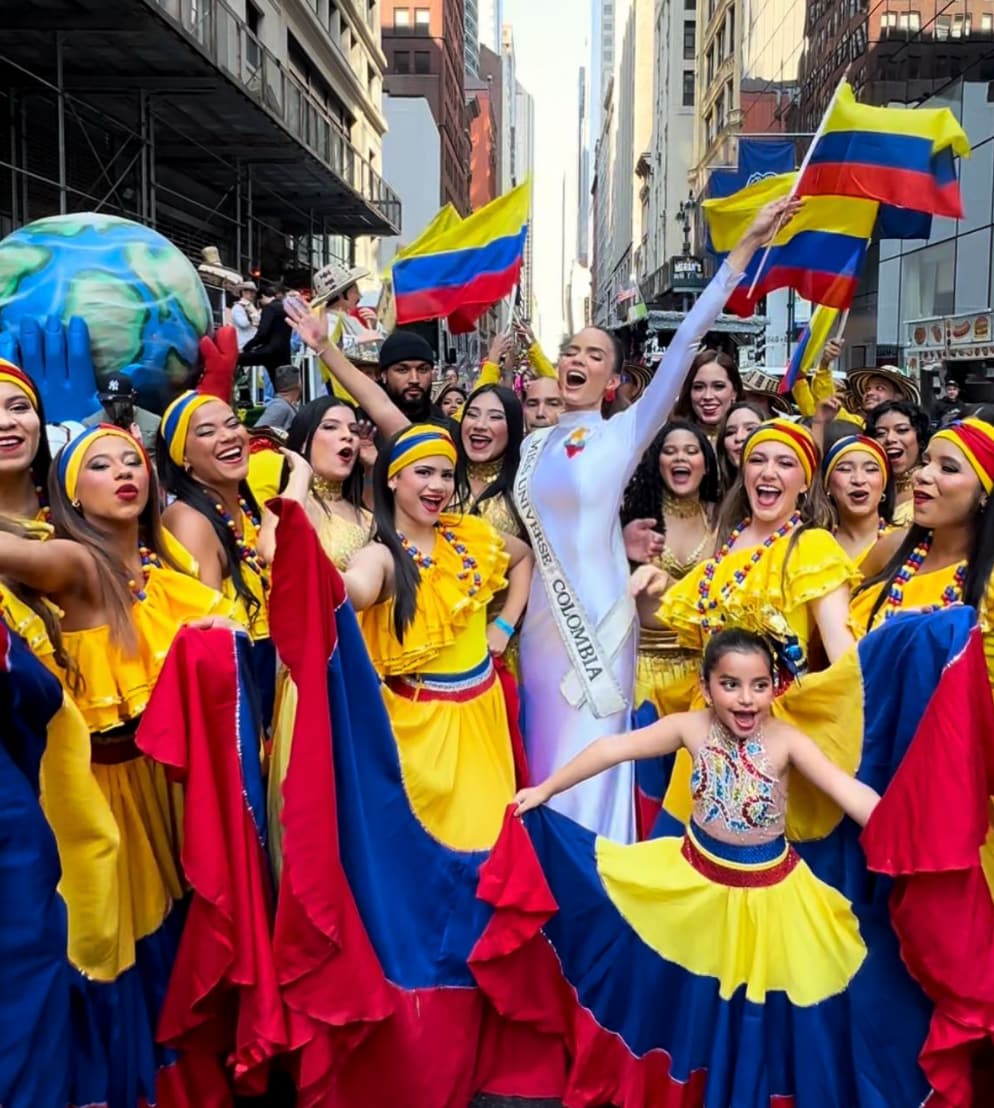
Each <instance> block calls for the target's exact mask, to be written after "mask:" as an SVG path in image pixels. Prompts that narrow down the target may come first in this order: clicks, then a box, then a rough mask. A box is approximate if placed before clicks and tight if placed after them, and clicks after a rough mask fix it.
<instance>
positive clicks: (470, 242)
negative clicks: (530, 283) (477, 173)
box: [393, 181, 531, 333]
mask: <svg viewBox="0 0 994 1108" xmlns="http://www.w3.org/2000/svg"><path fill="white" fill-rule="evenodd" d="M530 210H531V182H530V181H525V182H524V183H523V184H521V185H518V186H517V188H514V189H512V190H511V191H510V192H508V193H506V194H505V195H504V196H501V197H498V199H496V200H494V201H492V202H491V203H490V204H487V205H486V207H483V208H481V209H480V210H479V211H477V212H474V213H473V214H472V215H471V216H469V217H468V218H467V219H464V220H461V221H459V222H458V223H456V224H455V225H453V226H451V227H447V226H446V225H445V224H444V223H443V224H442V230H441V233H434V232H437V231H438V226H437V225H436V222H437V220H438V218H439V217H438V216H436V220H435V221H433V222H432V224H431V225H430V227H431V228H434V232H433V233H432V235H431V236H430V237H429V238H428V239H427V240H426V241H425V242H424V243H423V244H422V245H421V246H419V247H418V249H417V250H414V249H412V248H410V247H409V248H408V249H407V250H406V251H405V252H404V256H403V257H402V258H401V259H400V260H399V261H395V262H394V265H393V295H394V304H395V311H396V317H397V323H398V324H400V325H403V324H405V323H415V322H417V321H418V320H422V319H437V318H440V317H443V316H449V317H453V316H455V318H454V319H453V318H450V320H449V325H450V328H453V327H454V329H455V330H456V332H457V333H458V331H469V330H472V329H473V326H474V325H475V323H476V321H477V320H478V319H479V318H480V316H481V315H483V313H484V312H485V311H486V310H487V309H488V308H490V307H491V306H492V305H494V304H496V302H497V301H498V300H500V299H502V298H503V297H505V296H508V295H509V294H510V293H511V291H512V289H513V288H514V286H515V284H516V283H517V281H518V277H519V275H520V273H521V264H522V260H523V258H524V251H525V242H526V240H527V237H528V217H529V212H530ZM444 212H445V209H443V212H442V213H439V215H442V214H443V213H444Z"/></svg>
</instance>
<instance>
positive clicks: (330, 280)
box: [311, 262, 369, 308]
mask: <svg viewBox="0 0 994 1108" xmlns="http://www.w3.org/2000/svg"><path fill="white" fill-rule="evenodd" d="M368 276H369V270H368V269H362V268H361V267H359V266H357V267H356V268H354V269H346V268H345V266H343V265H338V264H337V263H335V262H332V263H331V264H330V265H326V266H322V267H321V268H320V269H319V270H318V271H317V273H315V274H314V277H313V278H312V280H311V287H312V289H313V291H314V295H313V297H312V298H311V307H312V308H318V307H320V306H321V305H322V304H325V303H327V301H329V300H334V298H335V297H336V296H338V295H339V294H340V293H343V292H344V291H345V290H346V289H347V288H349V286H350V285H354V284H355V283H356V281H360V280H361V279H362V278H363V277H368Z"/></svg>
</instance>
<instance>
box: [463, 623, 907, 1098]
mask: <svg viewBox="0 0 994 1108" xmlns="http://www.w3.org/2000/svg"><path fill="white" fill-rule="evenodd" d="M776 671H777V666H776V660H775V658H774V655H773V652H772V650H771V648H770V646H769V645H768V643H767V642H766V640H764V639H763V638H761V637H760V636H758V635H756V634H755V633H753V632H750V631H745V630H741V629H738V628H735V629H729V630H722V631H719V632H717V633H716V634H714V635H713V636H712V637H711V638H710V639H709V641H708V643H707V646H706V648H705V652H704V659H703V664H702V671H701V685H702V691H703V694H704V698H705V703H706V707H704V708H703V709H701V710H700V711H693V712H684V713H680V714H676V715H671V716H669V717H667V718H664V719H662V720H660V721H659V722H658V723H655V724H653V725H652V726H650V727H646V728H643V729H641V730H639V731H634V732H632V733H630V734H623V735H613V736H610V737H607V738H602V739H597V740H596V741H594V742H593V743H591V744H590V745H589V746H588V747H587V748H586V749H585V750H584V751H583V752H582V753H580V754H579V755H578V756H577V757H576V758H574V759H573V760H572V761H571V762H569V763H567V764H566V765H565V766H563V767H562V768H561V769H559V770H557V771H556V772H555V773H554V774H552V776H551V777H549V778H548V779H547V780H546V781H544V782H542V783H541V784H540V785H537V786H535V787H532V788H527V789H523V790H522V791H520V792H519V793H518V794H517V797H516V798H515V799H516V810H517V813H518V814H521V813H524V812H527V811H528V810H529V809H531V808H535V807H537V806H539V805H542V804H544V803H545V802H546V801H547V800H548V799H549V798H550V797H551V796H553V795H555V794H556V793H558V792H560V791H562V790H564V789H568V788H570V787H572V786H573V785H575V784H576V783H577V782H580V781H583V780H585V779H586V778H588V777H591V776H593V775H594V774H596V773H600V772H602V771H603V770H605V769H607V768H609V767H610V766H614V765H617V764H618V763H619V762H622V761H627V760H630V759H636V758H649V757H656V756H659V755H665V754H672V753H673V752H674V751H676V750H678V749H679V748H680V747H684V748H685V749H686V750H687V751H688V752H689V754H690V756H691V758H692V760H693V772H692V779H691V788H692V793H693V812H692V817H691V820H690V822H689V823H688V825H687V827H686V830H685V832H684V834H682V835H678V836H674V837H664V838H657V839H651V840H649V841H647V842H642V843H636V844H635V845H632V846H626V845H622V844H618V843H614V842H610V841H609V840H607V839H604V838H601V837H598V838H596V839H594V840H593V841H592V842H590V841H589V840H588V839H587V838H585V837H581V834H580V833H579V829H574V828H572V827H569V826H566V825H565V821H563V820H562V818H561V817H558V818H557V817H556V814H555V813H553V812H549V813H542V814H541V815H539V813H535V814H534V816H532V817H529V819H528V820H527V821H526V831H527V833H528V836H529V839H530V842H531V843H532V844H533V848H534V851H535V854H536V855H537V857H536V859H535V860H536V861H538V860H539V859H540V860H541V866H542V871H541V872H542V873H543V875H544V877H545V878H546V879H547V880H548V882H549V885H548V888H547V889H546V892H545V896H546V900H548V892H549V890H550V889H551V895H552V897H553V903H554V904H555V905H556V906H557V910H556V911H555V912H554V913H553V914H552V915H551V917H550V918H549V920H548V922H547V923H546V924H545V925H544V927H543V933H544V935H545V937H546V939H547V940H548V941H550V942H551V943H552V944H553V946H554V950H555V954H556V957H557V959H558V961H556V962H554V963H553V965H554V966H555V967H560V966H561V967H562V968H561V969H559V970H557V972H558V973H559V974H560V975H561V976H562V977H563V978H565V979H566V982H567V983H568V985H569V987H570V988H572V989H575V990H576V995H577V996H578V997H579V998H580V1003H581V1004H582V1005H583V1009H584V1010H585V1011H591V1012H593V1013H594V1018H595V1019H596V1020H597V1023H598V1024H599V1027H600V1028H601V1029H603V1031H605V1032H607V1034H608V1036H613V1035H614V1034H615V1033H618V1034H622V1033H623V1037H624V1039H625V1042H626V1043H628V1044H631V1043H633V1042H634V1043H637V1050H635V1051H634V1057H635V1058H636V1061H633V1062H628V1061H627V1060H624V1059H621V1060H618V1062H617V1066H616V1067H615V1068H614V1069H612V1071H611V1073H602V1072H601V1068H600V1066H599V1063H598V1060H597V1051H598V1050H602V1049H603V1048H604V1046H605V1043H607V1041H608V1039H607V1038H604V1039H603V1041H601V1040H599V1039H598V1038H597V1037H596V1034H595V1033H593V1032H591V1030H590V1027H591V1025H590V1021H589V1019H587V1018H586V1017H584V1020H581V1021H579V1023H575V1024H571V1025H568V1026H569V1027H570V1033H571V1034H572V1036H573V1037H572V1038H570V1039H569V1044H568V1046H569V1049H570V1050H573V1051H574V1052H575V1053H576V1058H575V1060H574V1063H573V1067H574V1072H575V1073H578V1074H582V1076H583V1077H584V1078H588V1079H589V1077H590V1075H591V1073H593V1072H596V1073H597V1074H600V1075H601V1077H602V1078H603V1080H601V1081H599V1082H598V1083H596V1084H595V1085H594V1086H593V1087H594V1088H595V1091H596V1094H597V1099H596V1100H594V1099H593V1098H591V1099H590V1100H580V1099H578V1100H577V1103H578V1104H579V1103H583V1104H594V1103H597V1104H600V1103H603V1102H608V1101H609V1102H611V1103H619V1104H621V1103H623V1104H625V1105H629V1106H631V1108H648V1106H649V1105H651V1104H659V1103H663V1102H664V1101H665V1102H666V1103H669V1101H667V1100H666V1092H665V1090H666V1089H667V1088H669V1087H670V1085H669V1084H667V1082H690V1084H691V1085H692V1086H693V1091H694V1094H695V1095H694V1097H692V1098H691V1097H688V1099H687V1100H686V1101H684V1100H681V1101H680V1103H688V1104H689V1103H694V1104H707V1105H709V1106H711V1105H714V1106H716V1108H732V1106H733V1105H734V1106H736V1108H739V1106H743V1108H758V1106H759V1105H769V1104H772V1103H777V1102H778V1096H780V1095H783V1096H784V1098H785V1100H786V1099H787V1098H788V1097H792V1096H796V1103H797V1104H799V1105H801V1104H818V1105H820V1106H823V1108H854V1106H855V1105H857V1104H860V1105H864V1106H867V1105H869V1104H870V1103H873V1101H871V1100H870V1099H866V1100H864V1099H863V1098H862V1095H861V1094H860V1092H859V1091H858V1090H859V1087H860V1084H861V1081H862V1078H860V1077H859V1076H858V1075H856V1074H855V1067H854V1063H856V1062H858V1061H859V1056H860V1050H859V1048H858V1047H854V1043H858V1042H859V1041H860V1037H861V1034H862V1033H863V1032H862V1028H859V1029H857V1028H856V1027H855V1024H856V1023H860V1020H854V1019H853V1018H852V1017H851V1015H850V1014H849V1013H851V1012H852V1011H853V1009H854V1007H858V1006H859V1004H860V1003H861V998H865V995H866V988H867V985H866V980H867V977H866V974H864V973H861V969H862V968H863V967H864V964H866V965H867V966H870V967H871V968H870V969H867V974H871V976H872V965H873V964H875V963H873V959H872V958H871V957H869V953H868V949H867V947H868V944H869V942H870V938H869V937H868V936H867V935H866V934H864V933H863V931H862V927H861V921H860V919H859V918H858V917H857V914H856V912H855V911H854V910H853V908H852V906H851V905H850V903H849V901H848V900H847V899H846V897H845V896H844V895H843V894H842V893H841V892H840V891H839V890H837V889H835V888H833V887H832V886H830V885H829V884H827V883H825V882H824V881H822V880H820V879H819V878H818V877H817V876H816V875H815V873H814V872H812V870H811V869H809V868H808V865H807V864H806V862H805V861H803V860H801V858H800V857H799V856H798V855H797V853H796V852H795V850H794V848H793V847H792V846H791V845H790V844H789V843H788V842H787V841H786V840H785V837H784V831H785V822H786V808H787V794H788V785H789V781H790V774H791V772H792V771H793V772H796V773H799V774H801V775H803V776H804V777H805V778H807V779H808V780H809V781H810V782H812V783H813V784H814V785H815V786H817V787H818V788H819V789H821V790H822V791H824V793H826V794H827V795H828V796H829V797H830V798H831V799H832V800H833V801H835V803H836V804H838V805H839V807H841V808H842V809H843V810H844V811H845V813H846V814H847V815H848V816H850V817H851V818H852V819H853V820H855V821H856V823H858V824H859V825H863V824H865V823H866V821H867V819H868V818H869V816H870V814H871V812H872V811H873V810H874V808H875V806H876V805H877V803H878V801H879V799H880V798H879V796H878V794H877V793H876V792H875V791H874V790H873V789H871V788H869V787H868V786H866V785H864V784H861V783H860V782H858V781H856V780H854V779H853V778H852V777H850V776H849V775H848V774H847V773H845V772H843V770H841V769H839V768H837V767H836V766H835V765H833V764H832V763H831V762H830V761H829V759H828V758H827V757H826V756H825V755H824V754H823V753H822V752H821V751H820V750H819V748H818V747H817V746H816V745H815V744H814V743H813V742H812V741H811V739H809V738H808V737H807V736H805V735H803V734H801V732H799V731H797V730H796V729H794V728H793V727H790V726H788V725H786V724H784V723H782V722H780V721H778V720H776V719H774V718H773V717H772V716H771V714H770V708H771V706H772V703H773V700H774V694H775V691H776ZM507 841H509V842H518V843H519V844H520V840H519V839H516V838H515V837H514V836H513V834H509V837H508V839H507ZM513 857H514V863H515V865H518V866H520V867H523V868H522V872H524V869H526V868H527V866H526V861H527V857H526V855H524V854H522V853H521V852H520V851H519V853H516V854H514V856H513ZM585 857H587V858H588V859H589V860H588V861H586V862H585V861H584V858H585ZM500 864H501V866H503V867H506V866H507V865H508V864H510V863H509V861H508V859H507V857H502V858H501V859H500ZM499 872H501V873H504V872H505V869H503V868H502V869H500V870H499ZM481 887H482V886H481ZM531 893H532V887H529V888H528V889H527V891H526V892H525V893H522V894H520V899H518V900H516V899H515V896H514V894H513V893H508V892H507V890H506V889H505V888H504V886H501V893H500V897H498V898H497V899H498V900H499V901H500V906H499V907H498V916H501V913H505V918H510V919H512V920H515V919H518V918H519V915H518V913H519V912H521V911H523V910H524V909H523V908H522V905H523V904H524V903H526V902H527V903H528V904H531V903H533V900H530V899H529V897H530V896H531ZM487 899H490V898H489V897H488V898H487ZM505 900H506V901H507V904H505ZM495 902H496V901H494V900H492V901H491V903H495ZM870 937H872V936H870ZM505 938H507V941H508V942H511V940H510V938H508V936H507V935H505V933H504V932H500V933H499V935H498V937H496V938H495V939H494V940H493V949H497V948H498V947H499V949H500V950H501V951H502V952H503V951H504V946H503V945H501V944H503V942H504V940H505ZM511 946H512V949H513V943H511ZM488 949H489V948H488ZM524 956H525V955H524V950H522V952H520V957H521V958H524ZM896 964H897V963H896V960H895V961H894V965H896ZM529 965H531V963H529ZM537 965H538V963H537V962H536V963H535V966H537ZM535 966H532V969H533V970H534V972H535V974H536V975H537V974H538V973H539V971H538V969H536V968H535ZM513 967H514V960H513V958H512V957H509V958H507V959H506V961H505V960H502V959H499V958H498V959H497V960H496V962H495V964H494V965H493V966H492V967H489V968H491V969H492V970H493V974H494V976H495V977H497V976H498V975H500V974H504V973H509V974H511V977H510V981H511V983H512V986H514V987H517V984H518V983H517V980H516V978H514V976H513V973H514V970H513ZM888 968H890V967H889V964H888ZM549 972H550V975H551V976H555V974H552V971H551V970H550V971H549ZM488 980H489V979H488ZM501 980H504V979H503V978H501ZM533 984H534V992H535V995H538V996H542V995H545V994H544V993H543V989H544V988H545V987H546V985H547V983H546V982H545V981H544V980H536V981H535V982H534V983H533ZM885 985H886V988H884V986H885ZM870 987H871V988H873V989H881V988H883V989H884V992H883V995H878V996H877V998H876V999H878V1000H879V1002H880V1004H881V1005H882V1006H883V1005H885V1004H887V1003H888V1002H890V1001H896V998H897V997H898V996H899V995H901V994H900V990H895V991H894V992H893V993H891V992H890V991H889V990H890V989H891V988H892V985H891V982H890V979H889V978H888V979H886V980H885V979H884V978H883V977H878V978H876V979H875V982H874V984H873V985H871V986H870ZM556 995H559V994H556ZM660 997H661V998H664V999H663V1004H662V1006H661V1007H659V1008H658V1009H657V1008H655V1007H654V1000H653V999H650V998H660ZM512 1008H513V1005H512ZM633 1010H634V1011H637V1012H638V1013H639V1015H638V1019H637V1020H635V1019H629V1018H628V1015H627V1014H626V1013H631V1012H632V1011H633ZM513 1014H515V1013H512V1015H513ZM524 1018H528V1017H524ZM584 1021H585V1022H584ZM636 1024H637V1026H636ZM578 1028H579V1029H578ZM585 1036H586V1037H585ZM898 1039H899V1042H898V1046H900V1048H901V1049H898V1047H897V1046H894V1048H893V1056H892V1051H891V1046H892V1044H888V1047H887V1050H883V1051H882V1052H881V1057H880V1058H879V1059H877V1060H876V1061H875V1063H874V1064H875V1065H876V1064H877V1062H879V1066H880V1070H881V1072H886V1073H887V1075H888V1077H887V1080H890V1079H891V1076H892V1075H893V1074H895V1073H897V1072H900V1070H901V1069H902V1067H904V1068H907V1066H908V1065H909V1064H910V1066H911V1069H912V1070H913V1069H914V1065H913V1059H914V1056H915V1052H916V1050H917V1048H918V1045H920V1044H919V1043H917V1042H914V1041H912V1042H911V1043H910V1045H908V1044H907V1043H905V1041H904V1040H903V1039H901V1038H900V1036H899V1037H898ZM581 1040H582V1042H581ZM591 1044H592V1045H591ZM598 1044H600V1045H598ZM801 1044H803V1046H802V1045H801ZM629 1049H632V1048H631V1046H630V1045H629ZM664 1052H665V1055H664ZM622 1053H623V1052H621V1051H619V1052H618V1054H619V1059H620V1057H621V1055H622ZM650 1054H652V1055H653V1056H655V1054H658V1055H659V1056H660V1057H663V1056H665V1057H666V1058H667V1059H670V1060H671V1065H672V1071H671V1072H670V1073H666V1074H655V1078H657V1079H658V1080H657V1082H656V1085H653V1084H651V1083H650V1081H649V1076H648V1074H649V1072H650V1070H652V1066H651V1065H650V1064H649V1063H648V1062H646V1061H645V1058H646V1057H647V1056H649V1055H650ZM884 1055H886V1057H884ZM626 1057H627V1056H626ZM895 1058H896V1059H897V1061H896V1062H895ZM616 1071H617V1072H616ZM653 1072H654V1071H653ZM572 1076H573V1074H572V1073H571V1077H572ZM895 1080H896V1079H895ZM642 1082H644V1085H643V1084H642ZM659 1084H662V1086H663V1089H664V1091H663V1099H662V1100H658V1099H654V1098H653V1096H652V1095H651V1094H650V1090H651V1089H656V1092H657V1094H658V1089H657V1085H659ZM683 1087H684V1086H683V1085H681V1086H680V1088H683ZM904 1091H905V1090H904V1089H903V1087H902V1088H901V1091H900V1092H899V1093H898V1098H897V1099H895V1100H893V1101H888V1103H893V1104H897V1103H912V1102H913V1101H912V1100H911V1099H910V1098H909V1099H902V1097H903V1095H904ZM673 1092H674V1098H675V1099H674V1102H676V1099H678V1097H677V1096H676V1089H675V1086H674V1089H673ZM790 1102H791V1103H794V1100H793V1099H791V1101H790ZM917 1102H918V1101H915V1103H917Z"/></svg>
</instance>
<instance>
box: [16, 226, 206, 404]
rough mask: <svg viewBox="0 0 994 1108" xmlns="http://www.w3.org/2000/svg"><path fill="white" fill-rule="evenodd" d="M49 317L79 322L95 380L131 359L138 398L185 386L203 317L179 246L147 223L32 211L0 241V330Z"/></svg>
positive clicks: (197, 283)
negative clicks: (85, 331) (33, 215)
mask: <svg viewBox="0 0 994 1108" xmlns="http://www.w3.org/2000/svg"><path fill="white" fill-rule="evenodd" d="M48 316H55V317H57V318H60V319H61V320H62V321H63V322H64V323H68V321H69V320H70V319H71V318H72V317H73V316H80V317H82V318H83V319H84V320H85V321H86V324H87V327H88V328H89V332H90V347H91V352H92V356H93V366H94V369H95V371H96V378H97V381H96V383H97V385H98V386H99V385H101V384H102V383H103V379H104V378H105V377H106V375H107V374H108V373H113V372H116V371H121V370H123V369H124V368H125V367H129V372H130V373H132V375H133V376H135V375H136V371H137V368H138V367H139V366H140V367H141V370H140V378H141V379H140V380H135V382H134V383H135V385H136V387H138V389H139V393H140V402H141V398H143V397H148V398H149V399H151V398H152V397H155V398H161V397H168V396H169V395H172V394H175V393H176V392H177V391H178V390H180V389H183V388H187V387H189V386H190V384H191V383H192V382H193V381H194V380H195V374H196V371H197V366H198V360H199V352H198V347H197V344H198V342H199V340H200V339H201V337H202V336H203V335H204V334H206V333H207V332H208V330H209V328H210V324H211V311H210V304H209V302H208V299H207V293H206V292H205V290H204V286H203V284H202V282H201V280H200V277H199V275H198V274H197V271H196V269H194V267H193V265H192V264H191V262H190V261H189V260H188V259H187V258H186V256H185V255H184V254H183V253H182V252H181V251H180V250H178V249H177V248H176V247H175V246H174V245H173V244H172V243H171V242H170V241H169V240H168V239H167V238H164V237H163V236H162V235H160V234H159V233H158V231H153V230H152V229H151V228H150V227H145V226H144V225H142V224H141V223H135V222H133V221H132V220H130V219H122V218H120V217H119V216H113V215H103V214H101V213H97V212H82V213H74V214H71V215H59V216H52V217H50V218H47V219H39V220H36V221H35V222H34V223H29V224H26V225H25V226H24V227H21V228H20V229H18V230H17V231H14V232H13V233H12V234H10V235H8V236H7V237H6V238H5V239H4V240H3V241H2V242H0V329H9V328H13V329H14V330H15V331H16V330H17V329H18V328H19V325H20V322H21V320H23V319H24V318H25V317H33V318H35V319H38V320H44V319H45V318H46V317H48ZM70 371H71V370H70ZM160 403H161V401H160ZM155 406H156V407H158V406H159V404H156V405H155Z"/></svg>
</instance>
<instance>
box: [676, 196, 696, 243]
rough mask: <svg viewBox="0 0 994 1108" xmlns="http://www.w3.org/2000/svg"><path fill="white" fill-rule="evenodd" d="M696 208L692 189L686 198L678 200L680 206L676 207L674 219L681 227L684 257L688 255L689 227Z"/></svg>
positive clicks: (691, 224) (692, 221)
mask: <svg viewBox="0 0 994 1108" xmlns="http://www.w3.org/2000/svg"><path fill="white" fill-rule="evenodd" d="M696 208H697V201H696V200H695V199H694V192H693V189H691V190H690V192H689V193H688V194H687V199H686V200H681V201H680V207H679V208H678V209H677V213H676V221H677V223H679V224H680V226H681V227H682V228H683V256H684V257H685V258H689V257H690V228H691V227H692V226H693V223H694V211H695V210H696Z"/></svg>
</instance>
